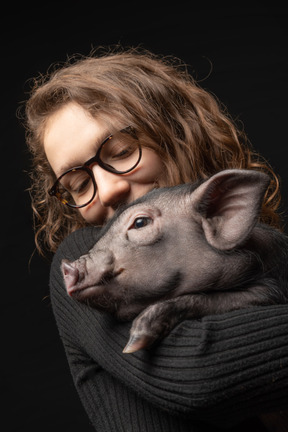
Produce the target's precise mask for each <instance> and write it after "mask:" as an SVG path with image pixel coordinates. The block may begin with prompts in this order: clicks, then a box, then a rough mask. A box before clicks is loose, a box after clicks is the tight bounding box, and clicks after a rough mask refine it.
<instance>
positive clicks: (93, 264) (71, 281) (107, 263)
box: [61, 250, 124, 298]
mask: <svg viewBox="0 0 288 432" xmlns="http://www.w3.org/2000/svg"><path fill="white" fill-rule="evenodd" d="M61 270H62V274H63V278H64V283H65V286H66V290H67V293H68V294H69V295H70V296H73V297H74V296H77V298H80V296H82V297H83V295H84V291H85V290H86V289H87V288H92V289H93V291H91V290H89V292H90V293H92V292H93V293H94V295H96V291H95V289H97V287H98V288H101V287H102V288H103V287H105V286H107V285H109V284H111V283H112V281H113V280H114V278H116V277H117V276H118V275H119V274H120V273H122V271H123V270H124V269H123V268H119V269H116V268H115V257H114V254H113V253H112V252H111V251H110V250H97V251H95V252H94V253H93V254H92V253H91V254H87V255H86V256H85V257H82V258H80V259H79V260H76V261H74V262H70V261H68V260H67V259H63V260H62V263H61ZM80 292H81V293H82V294H80ZM85 295H88V291H87V294H85Z"/></svg>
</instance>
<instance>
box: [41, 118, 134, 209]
mask: <svg viewBox="0 0 288 432" xmlns="http://www.w3.org/2000/svg"><path fill="white" fill-rule="evenodd" d="M118 132H123V133H125V132H127V133H129V134H130V135H134V136H135V138H136V139H137V142H138V149H139V157H138V159H137V161H136V163H135V164H134V165H133V166H132V167H131V168H129V169H128V170H126V171H118V170H116V169H115V168H114V167H112V166H111V165H109V164H106V163H105V162H103V161H102V160H101V157H100V154H101V150H102V148H103V146H104V145H105V144H106V143H107V141H109V140H110V139H111V138H113V136H114V135H115V133H113V134H110V135H108V137H107V138H105V140H104V141H103V142H102V143H101V145H100V147H99V149H98V150H97V153H96V155H95V156H93V157H92V158H90V159H89V160H88V161H86V162H84V164H83V165H79V166H76V167H73V168H70V169H68V170H67V171H65V172H64V173H63V174H61V175H60V177H58V178H57V180H56V181H55V183H54V184H53V186H52V187H51V188H50V189H49V191H48V193H49V195H50V196H55V197H56V198H57V199H58V200H59V201H60V202H61V203H62V204H64V205H67V206H68V207H72V208H82V207H85V206H87V205H88V204H90V203H91V202H92V201H93V199H94V197H95V195H96V192H97V185H96V181H95V178H94V174H93V171H92V169H91V168H90V165H92V164H94V163H97V164H98V165H99V166H100V167H101V168H103V169H104V170H105V171H108V172H111V173H113V174H119V175H122V174H127V173H129V172H131V171H133V170H134V169H135V168H136V166H137V165H138V164H139V162H140V160H141V158H142V148H141V144H140V142H139V141H138V137H137V135H136V132H135V129H134V128H133V126H127V127H125V128H124V129H121V130H120V131H118ZM118 132H116V133H118ZM73 171H86V172H87V174H89V176H90V178H91V180H92V183H93V187H94V192H93V195H92V198H90V200H89V201H88V202H86V203H85V204H82V205H77V204H71V203H69V202H68V201H66V200H65V199H64V198H63V197H62V194H61V192H60V191H59V183H60V180H61V179H62V178H63V177H64V176H65V175H66V174H68V173H70V172H73Z"/></svg>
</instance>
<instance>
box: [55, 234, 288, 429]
mask: <svg viewBox="0 0 288 432" xmlns="http://www.w3.org/2000/svg"><path fill="white" fill-rule="evenodd" d="M96 233H97V229H96V228H84V229H82V230H79V231H77V232H75V233H73V234H72V235H70V236H69V237H68V238H67V239H66V240H65V241H64V242H63V243H62V245H61V246H60V247H59V249H58V251H57V253H56V255H55V257H54V260H53V263H52V268H51V278H50V288H51V299H52V305H53V311H54V314H55V317H56V322H57V326H58V329H59V333H60V337H61V339H62V341H63V344H64V347H65V351H66V354H67V358H68V362H69V365H70V369H71V373H72V376H73V380H74V383H75V386H76V388H77V390H78V392H79V395H80V398H81V400H82V403H83V405H84V407H85V409H86V412H87V414H88V416H89V418H90V421H91V422H92V424H93V425H94V427H95V430H97V431H100V432H106V431H107V432H108V431H109V432H114V431H115V432H122V431H123V432H129V431H131V432H132V431H133V432H140V431H141V432H154V431H155V432H159V431H165V432H172V431H173V432H180V431H181V432H186V431H193V432H195V431H201V432H202V431H208V430H209V431H210V430H213V431H216V430H218V428H219V430H222V428H227V427H228V428H229V427H232V426H233V427H235V425H236V424H237V423H240V422H243V421H244V420H245V419H247V418H249V417H255V416H257V415H259V414H261V413H262V412H267V411H268V410H272V411H273V410H279V409H281V408H285V406H286V407H287V405H288V395H287V390H288V306H269V307H257V308H250V309H246V310H241V311H236V312H231V313H226V314H223V315H215V316H207V317H205V318H203V319H201V320H189V321H185V322H183V323H182V324H180V325H178V326H177V327H176V328H175V329H174V331H173V332H172V333H171V334H170V335H169V336H168V337H166V338H165V339H164V340H163V341H162V342H161V343H160V344H158V345H157V346H155V347H154V348H152V349H150V350H149V351H148V350H143V351H139V352H137V353H134V354H123V353H122V350H123V348H124V346H125V344H126V342H127V340H128V336H129V329H130V326H131V323H119V322H117V321H116V320H115V319H114V318H113V317H111V316H109V315H107V314H104V313H102V314H101V313H99V312H97V311H95V310H93V309H91V308H89V307H88V306H86V305H83V304H80V303H78V302H76V301H75V300H73V299H71V298H69V297H68V295H67V294H66V290H65V287H64V284H63V278H62V274H61V272H60V262H61V259H63V258H68V259H71V260H74V259H76V258H78V257H79V256H80V255H82V254H83V253H85V252H87V251H88V249H90V247H91V246H92V245H93V244H94V242H95V238H96ZM216 428H217V429H216ZM223 430H225V429H223ZM226 430H227V429H226ZM233 430H234V429H233ZM237 430H238V429H237ZM287 430H288V429H287Z"/></svg>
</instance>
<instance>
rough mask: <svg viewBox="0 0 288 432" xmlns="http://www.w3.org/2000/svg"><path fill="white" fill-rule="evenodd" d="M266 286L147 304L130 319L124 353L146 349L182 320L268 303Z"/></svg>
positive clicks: (185, 296) (184, 296) (269, 300)
mask: <svg viewBox="0 0 288 432" xmlns="http://www.w3.org/2000/svg"><path fill="white" fill-rule="evenodd" d="M271 303H273V300H272V299H271V297H270V296H269V288H268V287H266V286H264V285H257V286H254V287H250V288H249V289H245V290H243V291H242V290H241V291H223V292H214V293H213V292H209V293H203V294H189V295H183V296H181V297H176V298H172V299H169V300H166V301H163V302H159V303H156V304H153V305H151V306H148V307H147V308H146V309H145V310H144V311H143V312H142V313H141V314H140V315H138V317H136V318H135V319H134V321H133V324H132V327H131V330H130V339H129V341H128V343H127V345H126V346H125V348H124V350H123V352H124V353H132V352H135V351H138V350H140V349H142V348H147V347H149V346H150V345H152V344H153V343H154V342H155V341H157V340H159V339H162V338H163V337H165V336H166V335H168V334H169V333H170V332H171V330H173V328H174V327H176V325H177V324H179V323H180V322H182V321H184V320H185V319H191V318H194V319H197V318H201V317H203V316H205V315H209V314H211V315H213V314H219V313H224V312H228V311H232V310H236V309H241V308H245V307H249V306H253V305H254V306H255V305H269V304H271Z"/></svg>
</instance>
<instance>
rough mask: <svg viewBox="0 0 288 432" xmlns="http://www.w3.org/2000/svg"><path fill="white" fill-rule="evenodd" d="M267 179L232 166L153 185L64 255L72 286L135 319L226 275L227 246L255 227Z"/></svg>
mask: <svg viewBox="0 0 288 432" xmlns="http://www.w3.org/2000/svg"><path fill="white" fill-rule="evenodd" d="M268 185H269V178H268V176H266V175H265V174H263V173H260V172H257V171H246V170H226V171H222V172H220V173H218V174H216V175H214V176H213V177H211V178H210V179H208V180H206V181H205V182H203V183H201V184H199V185H191V184H185V185H180V186H175V187H172V188H163V189H156V190H154V191H152V192H150V193H148V194H147V195H145V196H144V197H142V198H140V199H138V200H137V201H135V202H133V203H132V204H130V205H128V206H127V207H125V208H123V209H121V211H120V212H119V213H118V214H117V215H115V217H114V218H113V219H112V220H111V221H110V222H109V223H108V224H107V225H106V226H105V227H104V228H103V231H102V235H101V236H100V239H99V240H98V242H97V243H96V244H95V246H94V247H93V248H92V249H91V250H90V251H89V252H88V253H87V254H86V255H83V256H82V257H80V258H79V259H78V260H77V261H74V262H68V261H67V260H63V262H62V272H63V276H64V281H65V285H66V289H67V292H68V294H69V295H70V296H71V297H73V298H75V299H76V300H78V301H81V302H85V303H87V304H90V305H91V306H93V307H95V308H97V309H99V310H105V311H108V312H111V313H113V314H115V315H116V316H117V317H118V318H120V319H132V318H133V317H134V316H136V315H137V314H138V313H139V312H140V311H141V310H143V309H144V308H146V307H147V306H148V305H149V304H151V303H154V302H157V301H159V300H160V299H167V298H171V297H175V296H177V295H181V294H183V293H186V292H187V287H188V288H189V290H190V292H196V291H201V290H203V287H205V286H207V284H211V283H213V280H214V279H215V278H217V277H219V272H221V260H222V261H223V253H222V252H223V251H231V250H232V249H235V248H237V247H239V246H240V245H242V244H243V243H244V242H245V240H246V239H247V238H248V237H249V235H250V234H251V231H252V230H253V228H254V226H255V224H256V222H257V220H258V217H259V212H260V209H261V204H262V200H263V196H264V194H265V191H266V189H267V187H268ZM185 290H186V291H185Z"/></svg>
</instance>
